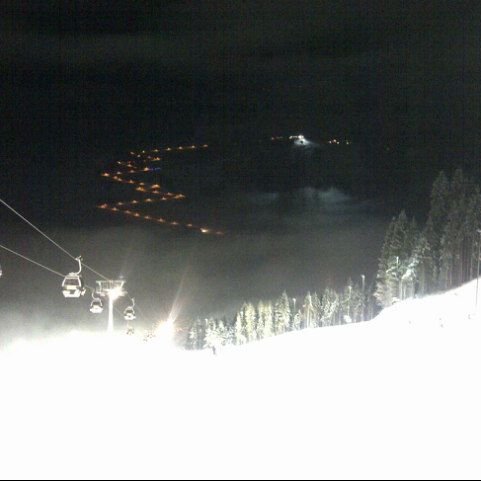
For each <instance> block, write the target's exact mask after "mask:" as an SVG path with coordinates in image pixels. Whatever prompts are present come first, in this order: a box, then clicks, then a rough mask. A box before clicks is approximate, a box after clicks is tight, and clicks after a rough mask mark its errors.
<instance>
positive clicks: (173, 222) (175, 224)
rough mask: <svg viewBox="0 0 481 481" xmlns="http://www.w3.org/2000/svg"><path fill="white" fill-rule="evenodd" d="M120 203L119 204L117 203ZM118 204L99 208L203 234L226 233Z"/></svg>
mask: <svg viewBox="0 0 481 481" xmlns="http://www.w3.org/2000/svg"><path fill="white" fill-rule="evenodd" d="M117 205H118V204H117ZM117 205H114V206H110V205H108V204H102V205H99V209H103V210H107V211H110V212H114V213H117V214H124V215H126V216H129V217H133V218H134V219H140V220H143V221H149V222H155V223H157V224H163V225H170V226H172V227H185V228H186V229H191V230H195V231H198V232H200V233H201V234H214V235H224V232H222V231H220V230H214V229H210V228H208V227H199V226H197V225H194V224H191V223H186V224H183V223H181V222H178V221H176V220H168V219H165V218H164V217H156V216H153V215H149V214H142V213H141V212H138V211H135V210H131V209H120V208H119V207H117Z"/></svg>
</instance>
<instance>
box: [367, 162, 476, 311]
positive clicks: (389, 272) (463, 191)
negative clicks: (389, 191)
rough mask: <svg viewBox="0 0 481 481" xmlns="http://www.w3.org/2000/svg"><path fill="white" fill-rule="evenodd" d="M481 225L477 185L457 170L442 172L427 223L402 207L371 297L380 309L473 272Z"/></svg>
mask: <svg viewBox="0 0 481 481" xmlns="http://www.w3.org/2000/svg"><path fill="white" fill-rule="evenodd" d="M480 227H481V194H480V190H479V187H478V186H476V185H475V184H474V183H473V182H471V181H470V180H469V179H468V178H466V176H465V175H464V174H463V172H462V170H460V169H458V170H456V172H455V173H454V175H453V177H452V179H449V178H448V177H447V176H446V174H445V173H444V172H441V173H440V174H439V176H438V177H437V178H436V180H435V181H434V184H433V188H432V191H431V205H430V211H429V215H428V218H427V221H426V223H425V224H424V225H422V226H418V225H417V223H416V221H415V220H414V219H412V220H410V219H408V217H407V215H406V213H405V212H404V211H403V212H401V213H400V214H399V216H398V217H396V218H394V219H393V220H392V222H391V224H390V225H389V228H388V231H387V234H386V238H385V241H384V245H383V248H382V252H381V257H380V261H379V269H378V274H377V283H376V291H375V298H376V300H377V301H378V303H379V305H380V306H381V307H387V306H390V305H391V304H393V303H394V302H396V301H398V300H403V299H406V298H409V297H414V296H419V295H425V294H430V293H434V292H439V291H443V290H446V289H450V288H453V287H456V286H459V285H461V284H463V283H464V282H467V281H469V280H471V279H473V278H475V277H476V275H477V263H478V250H479V242H480V234H479V233H478V229H479V228H480Z"/></svg>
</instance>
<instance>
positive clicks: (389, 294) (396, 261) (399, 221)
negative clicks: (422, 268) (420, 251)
mask: <svg viewBox="0 0 481 481" xmlns="http://www.w3.org/2000/svg"><path fill="white" fill-rule="evenodd" d="M416 238H417V227H416V223H415V222H414V220H413V221H411V222H410V221H409V220H408V218H407V216H406V212H405V211H402V212H401V213H400V214H399V216H398V217H397V218H395V219H394V220H393V221H392V222H391V224H390V226H389V228H388V232H387V234H386V239H385V241H384V245H383V250H382V253H381V258H380V261H379V270H378V276H377V288H376V293H375V296H376V299H377V300H378V302H379V304H380V305H381V306H382V307H387V306H390V305H391V304H393V303H394V302H395V301H397V300H402V299H404V297H405V296H406V289H405V287H406V285H407V286H409V285H413V284H414V278H415V273H414V272H411V270H410V266H411V261H412V255H413V251H414V246H415V242H416ZM410 290H411V291H412V289H410Z"/></svg>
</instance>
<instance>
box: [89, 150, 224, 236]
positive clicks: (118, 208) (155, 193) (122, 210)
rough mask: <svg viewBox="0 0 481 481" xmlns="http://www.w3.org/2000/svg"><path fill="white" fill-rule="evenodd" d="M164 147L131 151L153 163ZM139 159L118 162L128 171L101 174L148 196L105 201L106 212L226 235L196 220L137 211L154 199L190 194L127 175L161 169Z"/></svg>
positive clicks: (131, 153)
mask: <svg viewBox="0 0 481 481" xmlns="http://www.w3.org/2000/svg"><path fill="white" fill-rule="evenodd" d="M200 148H203V149H206V148H208V145H207V144H204V145H201V146H198V145H190V146H186V147H183V146H180V147H166V148H164V149H162V150H163V151H166V152H170V151H174V150H175V151H188V150H195V149H200ZM160 150H161V149H154V150H151V151H146V150H142V151H141V152H140V153H137V152H130V155H132V156H134V157H137V158H140V159H141V160H140V161H142V162H149V161H154V162H155V161H158V160H161V158H160V157H159V156H158V155H155V156H152V155H151V154H158V152H159V151H160ZM140 161H138V160H129V161H117V165H119V166H121V167H123V168H124V169H125V170H118V171H116V172H102V173H101V174H100V175H101V177H103V178H105V179H108V180H111V181H113V182H118V183H120V184H126V185H129V186H131V187H132V188H133V189H134V190H135V192H139V193H141V194H146V195H147V196H148V197H145V198H143V199H132V200H128V201H120V202H116V203H115V204H107V203H104V204H101V205H99V206H98V208H99V209H102V210H104V211H108V212H113V213H118V214H123V215H126V216H129V217H132V218H134V219H139V220H143V221H147V222H155V223H157V224H163V225H168V226H172V227H184V228H186V229H191V230H194V231H197V232H200V233H201V234H211V235H224V232H222V231H220V230H214V229H210V228H208V227H201V226H197V225H194V224H192V223H181V222H178V221H176V220H167V219H165V218H163V217H156V216H153V215H148V214H143V213H142V212H139V211H137V210H132V206H138V205H140V204H152V203H154V202H165V201H174V200H184V199H185V198H186V197H185V195H184V194H179V193H172V192H164V191H163V190H162V187H161V186H160V184H150V183H147V182H141V181H138V180H134V179H132V178H127V177H126V176H129V175H132V174H141V173H151V172H153V171H156V170H158V169H155V168H152V167H149V166H145V167H142V166H139V165H138V162H140Z"/></svg>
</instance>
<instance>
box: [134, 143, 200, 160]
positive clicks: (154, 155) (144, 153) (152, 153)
mask: <svg viewBox="0 0 481 481" xmlns="http://www.w3.org/2000/svg"><path fill="white" fill-rule="evenodd" d="M207 148H209V145H208V144H202V145H195V144H194V145H179V146H175V147H162V148H161V149H150V150H141V151H139V152H135V151H131V152H129V153H130V155H131V156H132V157H135V158H137V159H143V160H144V162H149V161H154V162H155V161H159V160H162V159H161V157H159V155H158V154H159V153H160V152H188V151H189V150H199V149H207Z"/></svg>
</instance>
